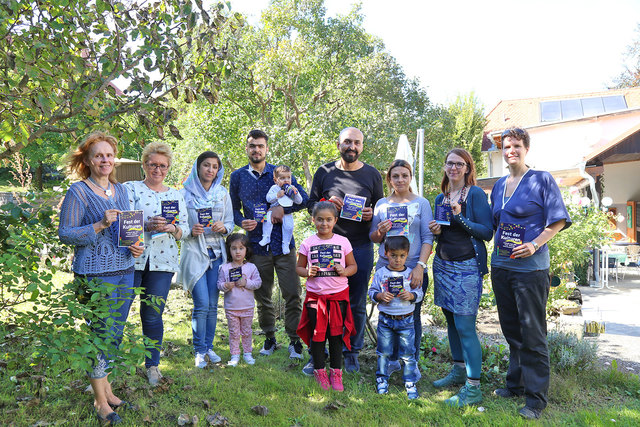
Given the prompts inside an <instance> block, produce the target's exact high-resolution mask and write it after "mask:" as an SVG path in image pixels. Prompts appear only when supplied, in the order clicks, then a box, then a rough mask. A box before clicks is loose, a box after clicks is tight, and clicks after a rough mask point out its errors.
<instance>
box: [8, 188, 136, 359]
mask: <svg viewBox="0 0 640 427" xmlns="http://www.w3.org/2000/svg"><path fill="white" fill-rule="evenodd" d="M25 197H26V200H25V201H24V202H22V203H19V204H14V203H9V204H6V205H3V206H2V207H0V248H1V251H0V263H2V265H3V266H4V268H2V269H0V290H1V292H0V313H2V315H1V317H0V346H5V345H9V346H14V347H16V348H20V349H21V350H20V351H16V352H10V353H8V354H7V356H6V357H7V363H8V364H9V365H10V366H11V367H13V368H14V369H15V368H16V367H26V366H27V365H28V364H39V365H40V366H43V367H44V368H45V369H48V368H54V369H55V368H56V367H57V366H59V363H60V362H62V361H64V363H65V364H68V366H69V367H71V368H72V369H75V370H88V369H90V367H91V360H90V359H92V358H95V356H96V355H97V354H98V352H100V351H103V352H106V353H109V354H112V355H113V356H114V357H116V358H118V359H120V360H121V361H123V362H124V365H125V366H133V365H134V364H137V363H139V362H140V361H141V360H142V358H144V354H145V349H144V346H143V341H142V340H140V339H139V338H138V337H134V336H133V335H131V333H130V332H129V334H127V335H126V336H125V338H124V340H123V344H122V346H121V347H120V348H119V349H115V348H113V347H114V345H113V343H112V342H111V341H110V339H109V337H106V336H96V334H95V333H94V332H92V331H91V330H90V328H89V326H88V325H87V322H86V321H91V322H94V323H95V322H97V321H99V319H103V318H106V317H108V316H107V314H108V312H109V309H110V308H111V305H110V304H109V302H108V300H106V299H105V295H107V294H108V293H109V292H110V291H111V290H112V289H111V288H110V287H109V286H107V285H104V284H97V283H87V282H86V280H72V279H71V277H70V276H71V275H70V274H68V273H65V270H68V267H69V266H68V264H67V263H68V259H69V250H68V249H69V248H67V247H64V246H62V245H61V244H60V242H59V240H58V236H57V228H58V227H57V214H56V213H55V212H54V210H53V208H52V206H53V205H55V204H56V203H57V201H58V200H59V197H60V195H59V194H58V193H56V192H49V193H40V194H38V195H36V194H35V193H27V194H26V196H25ZM60 277H64V279H62V283H60ZM55 279H57V281H56V280H55ZM83 290H84V291H83ZM79 297H80V298H79ZM18 343H28V344H29V345H28V348H29V349H30V350H29V352H25V351H24V348H26V346H18V345H17V344H18ZM117 369H121V365H116V366H115V370H117Z"/></svg>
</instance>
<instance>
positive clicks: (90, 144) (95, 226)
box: [58, 132, 143, 424]
mask: <svg viewBox="0 0 640 427" xmlns="http://www.w3.org/2000/svg"><path fill="white" fill-rule="evenodd" d="M116 147H117V141H116V139H115V138H114V137H112V136H110V135H107V134H105V133H103V132H94V133H92V134H90V135H89V136H88V137H87V138H86V139H85V140H84V141H83V142H82V143H81V144H80V146H79V147H78V149H77V150H75V151H74V152H73V153H72V154H71V156H70V159H69V170H70V171H71V172H72V173H75V174H77V175H78V176H79V177H80V178H82V181H79V182H76V183H74V184H72V185H71V187H69V190H68V191H67V194H66V195H65V198H64V201H63V203H62V208H61V211H60V226H59V229H58V235H59V237H60V241H62V242H63V243H67V244H70V245H74V257H73V265H72V270H73V272H74V273H75V275H76V277H78V278H85V279H87V280H88V281H91V280H93V281H95V282H98V283H102V284H104V285H105V286H107V287H108V288H109V289H110V291H109V292H110V293H109V295H108V299H109V301H110V303H111V306H112V308H111V309H110V310H109V312H110V318H111V319H113V321H112V322H111V321H110V320H109V318H104V319H100V321H98V322H95V321H94V322H91V328H92V330H93V331H94V332H95V333H96V334H97V335H98V336H101V337H106V339H107V340H108V341H110V344H111V345H114V346H116V347H117V346H118V345H119V344H120V341H121V339H122V332H123V330H124V324H125V322H126V321H127V316H128V315H129V308H130V307H131V302H132V301H133V297H134V294H133V290H132V286H133V271H134V267H133V264H134V260H133V258H134V257H137V256H140V255H141V254H142V252H143V248H141V247H138V246H130V247H129V248H118V245H117V239H118V229H117V219H118V214H119V213H121V212H122V211H126V210H129V209H130V207H129V198H128V196H127V189H126V188H125V187H124V186H123V185H121V184H118V183H117V182H116V180H115V170H114V165H115V158H116ZM132 255H133V256H132ZM109 323H112V326H107V325H108V324H109ZM109 359H110V355H108V354H103V353H100V354H98V357H97V360H96V361H95V362H94V366H93V370H92V371H91V372H90V373H89V379H90V381H91V387H92V388H93V394H94V403H93V406H94V409H95V412H96V416H97V417H98V419H100V420H102V421H109V422H111V424H116V423H119V422H120V421H122V419H121V418H120V416H118V414H116V413H115V412H114V411H113V408H117V407H119V406H122V405H123V404H125V403H126V402H124V401H123V400H121V399H120V398H118V397H117V396H116V395H114V394H113V391H112V390H111V384H109V380H108V375H109V363H110V360H109Z"/></svg>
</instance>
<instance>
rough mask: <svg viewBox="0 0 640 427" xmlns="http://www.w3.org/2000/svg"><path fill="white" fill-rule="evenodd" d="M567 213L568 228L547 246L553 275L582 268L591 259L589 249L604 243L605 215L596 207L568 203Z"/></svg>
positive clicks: (606, 220) (607, 224)
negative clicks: (569, 219) (568, 219)
mask: <svg viewBox="0 0 640 427" xmlns="http://www.w3.org/2000/svg"><path fill="white" fill-rule="evenodd" d="M567 210H568V212H569V216H570V217H571V221H572V224H571V227H569V228H568V229H566V230H564V231H561V232H560V233H558V234H556V235H555V237H554V238H553V239H551V240H550V241H549V243H548V245H549V256H550V258H551V273H553V274H560V273H575V271H576V269H578V270H579V271H580V269H584V265H585V263H588V262H589V257H590V256H591V255H590V254H589V252H588V250H589V249H593V248H600V247H601V246H602V245H603V243H604V242H605V241H606V236H605V234H604V233H605V231H606V230H608V229H609V228H610V225H609V219H608V218H609V216H608V214H607V213H605V212H602V211H601V210H600V209H599V208H596V207H593V206H588V207H583V206H577V205H573V204H567ZM582 284H583V285H584V284H585V283H582Z"/></svg>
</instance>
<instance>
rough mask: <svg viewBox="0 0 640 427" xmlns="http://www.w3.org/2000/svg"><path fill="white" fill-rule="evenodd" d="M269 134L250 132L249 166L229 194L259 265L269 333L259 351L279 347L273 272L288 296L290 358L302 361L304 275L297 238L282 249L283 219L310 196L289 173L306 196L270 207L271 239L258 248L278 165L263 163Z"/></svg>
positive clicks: (261, 308)
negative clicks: (300, 330)
mask: <svg viewBox="0 0 640 427" xmlns="http://www.w3.org/2000/svg"><path fill="white" fill-rule="evenodd" d="M268 140H269V137H268V136H267V134H266V133H265V132H263V131H261V130H252V131H251V132H249V135H248V136H247V147H246V150H247V156H248V157H249V164H248V165H247V166H245V167H242V168H240V169H238V170H236V171H234V172H233V173H232V174H231V177H230V179H229V195H230V196H231V204H232V206H233V220H234V222H235V223H236V225H237V226H239V227H242V228H243V229H244V230H246V231H247V234H248V235H249V240H250V241H251V250H252V251H253V256H252V257H251V262H252V263H254V264H255V265H256V267H257V268H258V272H259V273H260V278H261V279H262V286H261V287H260V288H258V289H256V290H255V292H254V296H255V299H256V302H257V306H258V322H259V323H260V328H261V329H262V330H263V331H264V333H265V335H266V340H265V342H264V346H263V347H262V349H261V350H260V354H262V355H265V356H269V355H271V354H272V353H273V351H274V350H275V349H276V344H277V343H276V338H275V330H276V329H275V323H276V318H275V311H274V308H273V301H272V300H271V296H272V292H273V270H274V269H275V271H276V274H277V275H278V286H280V290H281V291H282V297H283V298H284V300H285V330H286V332H287V335H288V336H289V339H290V341H291V342H290V344H289V357H290V358H292V359H293V358H296V359H302V344H301V343H300V339H299V338H298V335H297V333H296V329H297V327H298V322H299V321H300V314H301V310H302V306H301V302H300V294H301V288H300V278H299V277H298V275H297V274H296V253H295V242H294V239H293V238H292V239H291V242H290V244H289V248H290V249H293V250H291V252H289V254H286V255H285V254H283V252H282V218H283V216H284V214H285V213H287V214H289V213H292V212H295V211H299V210H300V209H303V208H304V207H305V206H306V205H307V201H308V200H309V197H308V196H307V193H306V192H305V191H304V189H303V188H302V187H301V186H300V184H298V182H297V181H296V179H295V178H294V177H293V176H292V177H291V185H293V186H295V187H296V188H297V189H298V192H299V193H300V195H301V196H302V203H301V204H294V205H293V207H286V208H283V207H282V206H276V207H274V208H272V209H270V210H271V222H272V223H273V230H272V232H271V243H270V244H269V245H266V246H260V244H259V241H260V239H262V222H261V221H262V219H261V217H263V216H265V213H266V210H267V207H268V204H267V193H268V192H269V189H270V188H271V186H272V185H273V171H274V169H275V168H276V166H275V165H272V164H269V163H267V162H266V161H265V159H266V156H267V152H268V151H269V147H268V145H267V141H268Z"/></svg>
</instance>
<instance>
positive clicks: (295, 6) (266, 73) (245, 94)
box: [170, 0, 483, 188]
mask: <svg viewBox="0 0 640 427" xmlns="http://www.w3.org/2000/svg"><path fill="white" fill-rule="evenodd" d="M363 19H364V17H363V16H362V15H361V13H360V11H359V9H358V8H357V7H356V8H354V9H353V10H352V11H351V12H349V13H348V14H347V15H345V16H336V17H329V16H327V15H326V10H325V8H324V3H323V1H322V0H309V1H305V2H299V1H293V0H278V1H274V2H272V3H271V5H270V6H269V8H268V9H266V10H265V11H264V13H263V14H262V18H261V22H260V23H259V24H258V25H256V26H250V25H245V26H244V27H242V28H241V29H239V30H238V31H237V32H235V33H228V32H223V34H222V37H223V40H224V43H225V44H228V46H229V50H228V52H229V61H228V63H229V67H230V68H231V72H230V73H229V75H228V76H227V78H226V80H225V83H224V86H223V87H222V88H221V90H220V97H219V102H218V103H216V104H208V103H205V102H204V101H200V102H194V103H193V104H190V105H187V104H185V103H184V102H182V101H180V102H176V103H175V104H173V107H175V108H176V109H177V110H178V111H179V112H180V113H181V114H180V118H179V119H178V121H177V123H176V125H177V126H178V127H179V128H180V129H181V133H182V136H183V138H184V139H183V140H177V139H174V140H172V143H173V144H174V145H175V147H176V152H178V153H180V154H179V156H177V158H176V160H175V161H174V166H173V172H172V175H171V176H170V179H171V180H173V182H179V181H181V179H182V178H183V177H184V175H185V174H186V173H187V172H188V170H189V168H190V167H191V164H192V162H193V159H194V158H195V156H196V155H197V154H198V153H199V152H201V151H203V150H205V149H211V148H213V149H214V151H216V152H218V153H219V154H222V155H223V157H224V160H223V161H224V163H225V167H226V168H227V171H228V172H230V171H232V170H233V169H234V168H237V167H241V166H242V165H244V164H246V154H245V152H244V143H245V137H246V134H247V132H248V131H249V130H250V129H252V128H261V129H263V130H265V131H266V132H267V133H268V134H269V136H270V139H269V154H268V161H269V162H271V163H284V164H288V165H289V166H291V167H292V168H293V171H294V174H295V175H296V177H297V179H298V180H299V181H300V182H301V183H302V184H303V185H306V186H307V188H308V187H309V186H310V184H311V178H312V176H313V173H314V172H315V170H316V168H317V167H319V166H320V165H321V164H323V163H325V162H327V161H330V160H332V159H335V158H337V157H338V151H337V148H336V141H337V137H338V134H339V132H340V130H341V129H343V128H345V127H348V126H356V127H358V128H360V129H361V130H362V131H363V133H364V135H365V149H364V152H363V154H362V157H361V158H362V160H363V161H365V162H367V163H369V164H372V165H373V166H374V167H376V168H378V169H379V170H381V171H384V170H386V168H387V167H388V165H389V163H390V162H391V161H392V160H393V156H394V154H395V145H396V141H397V140H398V137H399V135H400V134H403V133H404V134H407V135H409V137H410V138H411V137H413V135H415V134H416V130H417V129H418V128H421V127H422V128H426V129H435V130H434V131H430V133H429V135H428V140H427V147H426V157H425V165H426V167H427V169H428V171H427V174H425V182H428V183H429V184H428V186H429V188H431V187H433V185H432V182H436V181H437V182H439V181H440V179H441V175H442V168H441V166H440V165H441V164H442V161H441V160H443V158H442V156H443V153H444V152H446V150H447V149H448V148H450V147H453V146H465V147H471V146H472V145H473V144H475V143H476V142H477V141H481V138H482V126H480V127H478V124H480V123H481V121H482V120H483V118H482V114H481V113H480V110H481V108H480V107H479V105H478V103H477V100H476V99H475V98H474V97H473V96H469V97H467V98H461V99H460V100H459V102H457V103H456V104H455V106H453V107H451V111H449V110H448V109H447V108H444V107H434V106H433V105H431V103H430V102H429V99H428V97H427V94H426V92H425V91H424V90H423V89H422V88H421V87H420V84H419V82H418V81H416V80H412V79H409V78H407V77H406V76H405V74H404V72H403V70H402V68H401V67H400V65H399V64H398V63H397V61H396V60H395V58H394V57H393V56H391V55H390V54H389V53H388V52H386V51H385V49H384V45H383V44H382V42H381V41H380V40H378V39H376V38H375V37H373V36H372V35H370V34H368V33H367V32H366V31H365V30H364V27H363V25H362V22H363ZM437 129H441V130H437ZM474 132H475V134H474ZM472 134H474V135H472ZM479 148H480V146H479V145H478V150H479ZM472 151H473V152H474V153H475V151H474V150H472ZM432 169H433V171H432ZM434 179H435V180H436V181H433V180H434ZM434 188H435V187H434Z"/></svg>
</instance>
